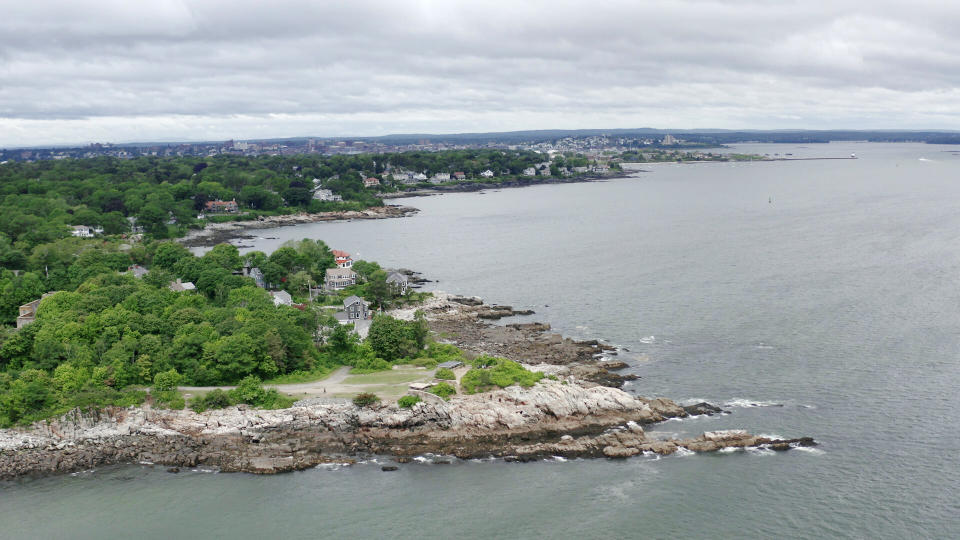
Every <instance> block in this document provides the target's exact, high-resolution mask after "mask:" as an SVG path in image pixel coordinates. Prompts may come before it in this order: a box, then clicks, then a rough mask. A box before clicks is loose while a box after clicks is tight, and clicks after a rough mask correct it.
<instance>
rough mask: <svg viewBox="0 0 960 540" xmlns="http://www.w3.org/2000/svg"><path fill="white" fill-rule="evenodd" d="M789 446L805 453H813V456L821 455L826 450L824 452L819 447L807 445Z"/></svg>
mask: <svg viewBox="0 0 960 540" xmlns="http://www.w3.org/2000/svg"><path fill="white" fill-rule="evenodd" d="M790 448H793V449H794V450H799V451H801V452H806V453H808V454H813V455H815V456H822V455H823V454H826V452H824V451H823V450H821V449H819V448H811V447H809V446H793V445H790Z"/></svg>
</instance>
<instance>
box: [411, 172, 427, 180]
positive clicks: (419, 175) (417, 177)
mask: <svg viewBox="0 0 960 540" xmlns="http://www.w3.org/2000/svg"><path fill="white" fill-rule="evenodd" d="M413 179H414V181H416V182H426V181H427V175H425V174H423V173H417V174H415V175H413Z"/></svg>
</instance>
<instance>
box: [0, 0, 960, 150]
mask: <svg viewBox="0 0 960 540" xmlns="http://www.w3.org/2000/svg"><path fill="white" fill-rule="evenodd" d="M958 28H960V2H949V1H947V0H938V1H928V0H912V1H910V2H885V1H882V0H869V1H862V2H854V1H845V0H832V1H829V2H819V1H814V0H807V1H798V2H788V1H786V2H775V1H772V0H768V1H746V0H744V1H722V2H720V1H716V2H711V1H697V0H676V1H673V0H659V1H650V2H642V1H637V0H635V1H625V2H616V1H609V0H599V1H598V0H593V1H584V2H562V1H558V0H550V1H544V2H540V1H527V0H523V1H521V0H512V1H503V2H501V1H496V0H488V1H484V2H469V3H468V2H454V1H451V0H447V1H419V2H408V1H402V0H384V1H379V2H374V1H362V0H339V1H333V0H330V1H327V2H321V1H314V2H307V1H293V0H270V1H246V0H229V1H219V0H209V1H208V0H184V1H179V0H149V1H134V0H63V1H56V0H51V1H47V0H34V1H29V0H0V146H7V147H10V146H21V145H35V144H51V143H86V142H91V141H101V142H107V141H110V142H127V141H160V140H219V139H230V138H235V139H245V138H260V137H287V136H302V135H316V136H341V135H384V134H389V133H415V132H416V133H423V132H430V133H459V132H482V131H506V130H520V129H551V128H564V129H566V128H569V129H573V128H617V127H621V128H623V127H658V128H731V129H742V128H760V129H773V128H817V129H820V128H894V129H921V128H923V129H926V128H939V129H960V91H958V88H960V31H958Z"/></svg>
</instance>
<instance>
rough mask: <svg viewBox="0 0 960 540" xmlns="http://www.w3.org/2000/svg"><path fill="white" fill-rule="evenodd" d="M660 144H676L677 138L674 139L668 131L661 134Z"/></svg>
mask: <svg viewBox="0 0 960 540" xmlns="http://www.w3.org/2000/svg"><path fill="white" fill-rule="evenodd" d="M660 144H662V145H664V146H673V145H675V144H677V139H675V138H674V137H673V135H670V134H669V133H668V134H666V135H664V136H663V140H662V141H660Z"/></svg>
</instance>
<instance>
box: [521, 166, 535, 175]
mask: <svg viewBox="0 0 960 540" xmlns="http://www.w3.org/2000/svg"><path fill="white" fill-rule="evenodd" d="M521 174H523V175H524V176H536V175H537V170H536V169H534V168H533V167H527V168H526V169H524V170H523V172H522V173H521Z"/></svg>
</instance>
